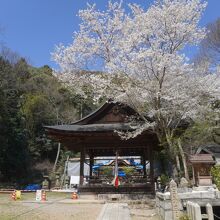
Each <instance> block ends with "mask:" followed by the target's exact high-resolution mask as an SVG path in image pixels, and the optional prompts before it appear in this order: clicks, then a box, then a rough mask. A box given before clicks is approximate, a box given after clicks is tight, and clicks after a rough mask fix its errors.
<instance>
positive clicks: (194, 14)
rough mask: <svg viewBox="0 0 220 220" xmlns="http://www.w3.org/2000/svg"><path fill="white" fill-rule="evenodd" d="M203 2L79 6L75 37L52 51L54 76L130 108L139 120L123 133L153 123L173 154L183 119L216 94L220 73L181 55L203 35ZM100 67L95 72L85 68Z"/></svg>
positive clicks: (197, 114)
mask: <svg viewBox="0 0 220 220" xmlns="http://www.w3.org/2000/svg"><path fill="white" fill-rule="evenodd" d="M205 7H206V2H204V1H202V0H156V1H155V2H154V3H153V4H152V5H151V6H150V7H149V8H148V9H144V8H142V7H140V6H138V5H136V4H130V5H129V8H130V12H126V11H125V9H124V8H123V4H122V2H119V3H117V2H116V3H112V2H109V4H108V8H107V9H106V11H99V10H98V9H96V6H95V5H88V8H87V9H86V10H81V11H79V17H80V18H81V21H82V22H81V24H80V30H79V31H78V32H76V33H74V36H73V42H72V43H71V44H70V45H68V46H64V45H62V44H61V45H59V46H57V47H56V49H55V52H54V53H53V54H52V56H53V59H54V60H55V61H56V62H57V63H58V64H59V65H60V70H59V71H58V72H57V73H56V75H57V77H58V78H60V80H62V81H63V82H64V83H65V84H66V85H67V86H72V87H74V89H75V90H76V91H77V92H79V93H80V94H81V95H83V94H84V93H83V88H85V87H86V86H90V87H92V89H93V92H94V94H95V97H96V99H97V100H98V99H99V98H100V97H103V96H104V97H106V98H108V99H111V100H114V101H115V102H116V101H120V102H123V103H126V104H128V105H130V106H131V107H133V108H134V109H135V110H136V111H137V112H138V113H139V115H140V117H141V119H142V123H136V125H134V123H132V128H134V129H135V131H134V132H128V133H121V132H118V133H119V134H120V135H121V137H122V138H126V139H127V138H132V137H135V136H137V135H138V134H140V133H142V132H143V131H144V130H146V129H149V128H151V129H153V130H154V131H155V132H156V134H157V136H158V139H159V141H160V142H161V143H164V140H165V143H166V149H167V152H168V153H169V154H170V156H173V155H178V152H179V151H178V150H176V147H175V146H174V142H173V138H174V136H175V135H176V131H177V129H178V128H179V126H180V125H181V123H182V122H183V120H186V119H188V118H190V119H195V118H196V119H199V118H202V117H203V115H204V114H206V113H207V112H209V111H213V108H212V105H213V102H214V101H215V100H217V99H219V98H220V80H219V75H218V74H217V73H212V74H208V73H206V72H205V69H204V68H203V69H200V70H199V71H198V70H197V69H196V70H195V69H194V68H193V65H191V64H189V63H190V62H189V59H188V58H187V57H186V56H185V54H184V48H185V46H186V45H197V44H198V43H199V42H200V41H201V40H202V39H203V38H204V37H205V34H206V33H205V32H206V30H205V28H202V27H199V21H200V18H201V15H202V13H203V11H204V9H205ZM97 68H99V70H100V72H99V73H98V74H97V73H93V72H90V74H85V72H84V71H82V70H95V69H96V70H97ZM149 118H150V119H153V120H149ZM132 120H134V118H132ZM180 152H183V149H181V151H180ZM173 158H174V159H175V157H173ZM183 159H184V158H183ZM184 160H185V159H184Z"/></svg>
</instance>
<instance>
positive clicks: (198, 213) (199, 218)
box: [193, 203, 202, 220]
mask: <svg viewBox="0 0 220 220" xmlns="http://www.w3.org/2000/svg"><path fill="white" fill-rule="evenodd" d="M193 206H194V207H193V208H194V220H202V214H201V209H200V206H199V205H198V204H197V203H194V204H193Z"/></svg>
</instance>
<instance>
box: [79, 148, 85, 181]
mask: <svg viewBox="0 0 220 220" xmlns="http://www.w3.org/2000/svg"><path fill="white" fill-rule="evenodd" d="M84 163H85V150H84V149H82V151H81V154H80V178H79V185H83V182H84Z"/></svg>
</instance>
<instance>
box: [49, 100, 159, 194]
mask: <svg viewBox="0 0 220 220" xmlns="http://www.w3.org/2000/svg"><path fill="white" fill-rule="evenodd" d="M135 114H137V113H136V112H135V111H134V110H133V109H132V108H130V107H129V106H127V105H123V104H121V103H105V104H104V105H103V106H102V107H100V108H99V109H98V110H97V111H95V112H94V113H92V114H90V115H89V116H87V117H85V118H83V119H81V120H79V121H77V122H75V123H73V124H70V125H57V126H46V127H45V129H46V132H47V134H48V136H49V137H50V138H51V139H54V140H56V141H58V142H60V143H62V145H64V146H65V147H67V148H68V149H69V150H72V151H74V152H80V184H79V190H80V191H81V192H96V193H110V192H116V193H117V192H118V193H125V192H126V193H135V192H141V193H143V192H144V193H153V192H154V167H153V162H154V152H155V151H157V150H158V140H157V137H156V135H155V134H154V133H153V132H151V131H145V132H143V133H142V134H140V135H138V136H137V137H135V138H131V139H128V140H122V139H121V138H120V137H119V135H118V134H117V132H116V131H132V128H131V127H130V124H129V122H128V119H129V116H132V115H135ZM116 152H117V153H118V156H117V166H118V176H119V182H120V185H119V186H118V187H114V185H113V184H112V180H113V178H114V172H113V170H114V167H115V166H116V164H115V161H116ZM86 161H88V164H89V168H90V172H89V177H88V178H87V180H86V181H85V179H84V163H85V162H86Z"/></svg>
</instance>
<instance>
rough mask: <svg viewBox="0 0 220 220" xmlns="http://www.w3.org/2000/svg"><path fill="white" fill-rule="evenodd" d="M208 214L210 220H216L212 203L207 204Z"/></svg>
mask: <svg viewBox="0 0 220 220" xmlns="http://www.w3.org/2000/svg"><path fill="white" fill-rule="evenodd" d="M206 213H207V215H208V220H214V215H213V209H212V206H211V205H210V203H207V204H206Z"/></svg>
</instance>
